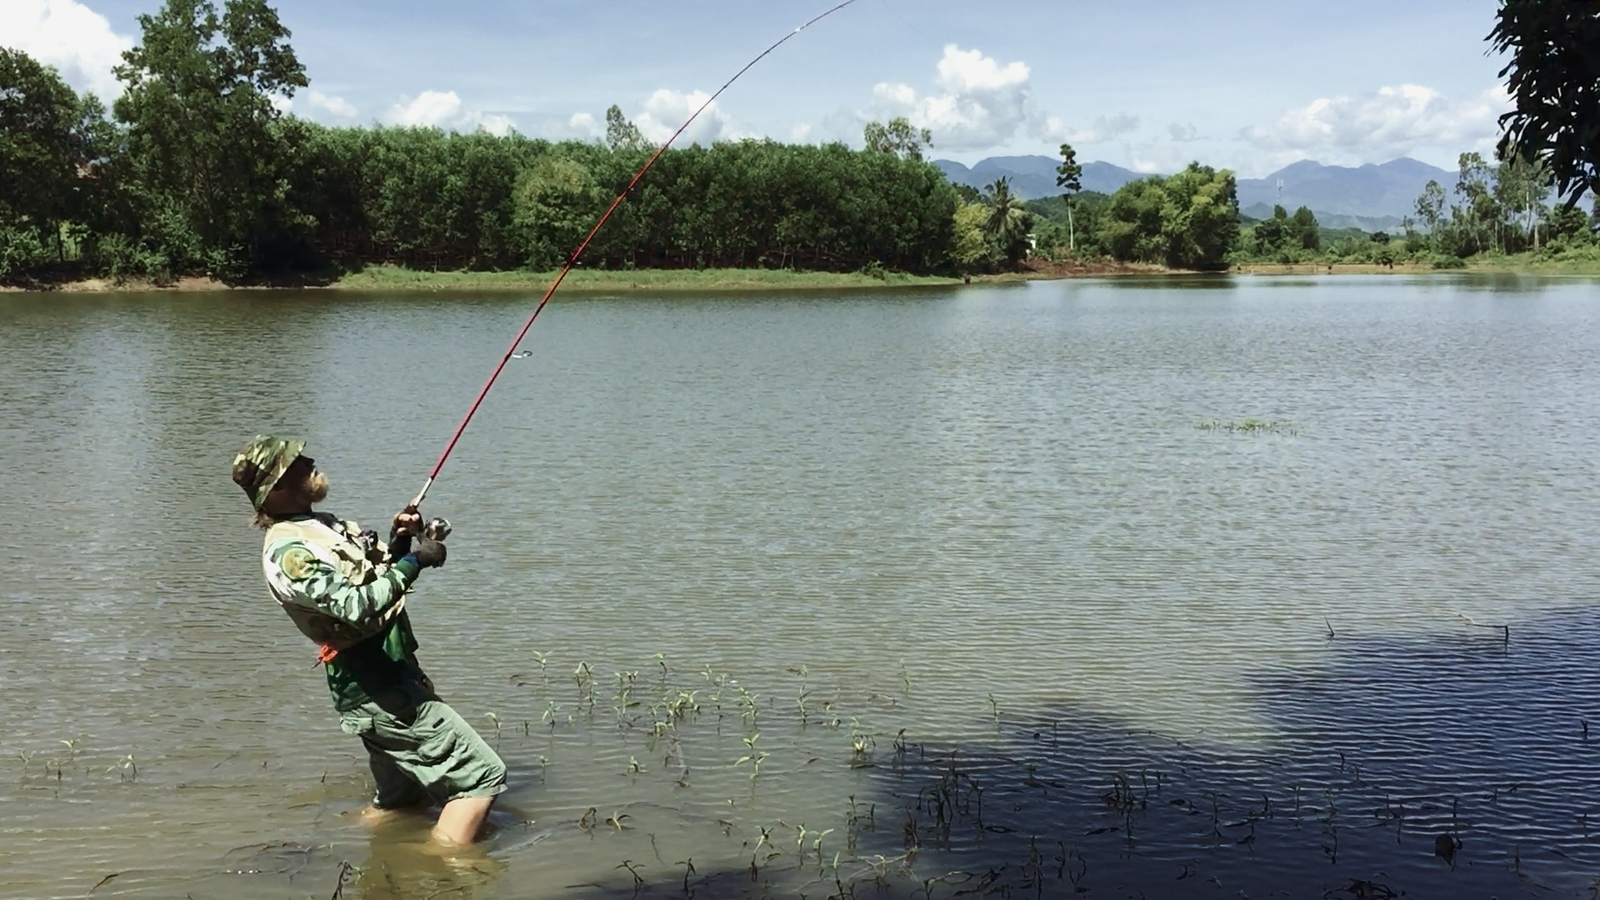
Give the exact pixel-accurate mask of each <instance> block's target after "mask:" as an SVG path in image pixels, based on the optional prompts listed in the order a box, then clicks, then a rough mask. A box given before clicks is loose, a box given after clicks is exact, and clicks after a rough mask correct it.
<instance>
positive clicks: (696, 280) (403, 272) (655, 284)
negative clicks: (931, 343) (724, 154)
mask: <svg viewBox="0 0 1600 900" xmlns="http://www.w3.org/2000/svg"><path fill="white" fill-rule="evenodd" d="M555 277H556V273H555V272H521V271H516V272H425V271H418V270H414V269H405V268H401V267H399V266H368V267H367V268H365V269H362V270H361V271H359V272H352V273H350V274H347V275H343V276H341V277H340V278H339V279H338V280H337V281H335V282H334V283H333V284H332V285H331V286H332V287H334V288H338V289H343V290H355V291H379V290H382V291H394V290H423V291H428V290H432V291H454V290H517V291H530V290H531V291H543V290H545V289H546V288H548V287H549V286H550V283H551V282H553V281H554V280H555ZM958 283H959V279H955V278H935V277H928V276H921V275H906V274H903V273H899V272H881V273H875V274H874V273H865V272H849V273H839V272H796V271H792V270H788V269H638V270H634V271H617V270H598V269H574V270H573V271H572V272H570V273H569V274H568V275H567V277H566V280H565V281H563V282H562V283H561V290H562V291H604V292H615V291H633V290H639V291H758V290H785V289H795V290H802V289H814V288H881V287H922V286H930V285H949V284H958Z"/></svg>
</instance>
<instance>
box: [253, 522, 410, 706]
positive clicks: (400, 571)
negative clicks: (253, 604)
mask: <svg viewBox="0 0 1600 900" xmlns="http://www.w3.org/2000/svg"><path fill="white" fill-rule="evenodd" d="M360 536H361V529H360V527H359V526H357V525H356V523H354V522H347V521H343V520H340V519H337V518H335V517H333V516H331V515H328V514H326V513H313V514H310V515H303V516H296V517H294V518H290V519H285V520H283V521H280V522H276V523H274V524H273V526H272V527H271V528H269V529H268V530H267V535H266V541H265V543H264V545H263V547H262V556H261V562H262V568H263V569H264V570H265V572H266V576H267V586H268V588H269V589H270V590H271V591H272V596H273V598H274V599H276V600H277V601H278V604H279V605H280V606H281V607H283V610H284V612H286V613H288V614H289V618H290V619H291V620H293V622H294V624H295V626H296V627H297V628H299V629H300V632H301V633H302V634H304V635H305V636H306V637H308V638H310V639H311V640H312V641H314V642H316V643H317V645H318V646H319V647H322V648H323V658H324V659H325V660H326V663H327V664H326V669H327V676H328V688H329V690H330V691H332V693H333V699H334V705H335V706H336V707H338V708H339V709H340V710H346V709H350V708H352V707H354V706H357V705H359V704H361V703H365V702H367V701H368V700H370V699H372V697H373V695H374V694H377V693H379V692H382V691H385V690H390V689H395V688H403V687H405V686H406V685H407V684H408V683H411V682H425V680H426V679H425V676H423V675H422V670H421V668H420V667H418V665H417V663H416V657H415V652H416V649H417V641H416V638H415V636H413V635H412V633H411V623H410V620H409V618H408V617H407V616H406V613H405V595H406V592H407V591H408V590H409V589H410V588H411V585H412V583H413V582H414V581H416V578H417V574H418V572H419V571H420V570H419V568H418V567H417V565H416V561H415V560H412V559H402V560H400V561H399V562H396V563H394V564H389V563H388V562H386V561H385V560H386V557H387V554H388V548H387V547H385V546H383V544H382V543H381V542H379V543H378V544H377V545H376V546H375V547H374V548H373V549H371V550H368V549H367V548H366V547H365V546H364V545H363V543H362V541H361V538H360ZM329 657H331V659H330V658H329Z"/></svg>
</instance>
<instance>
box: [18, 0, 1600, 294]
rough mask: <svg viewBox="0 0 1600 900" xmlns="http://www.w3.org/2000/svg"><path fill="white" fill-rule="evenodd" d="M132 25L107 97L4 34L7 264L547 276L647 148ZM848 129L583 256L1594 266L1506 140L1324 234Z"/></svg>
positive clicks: (762, 154)
mask: <svg viewBox="0 0 1600 900" xmlns="http://www.w3.org/2000/svg"><path fill="white" fill-rule="evenodd" d="M1513 6H1515V4H1508V5H1507V9H1511V8H1512V7H1513ZM1523 6H1526V7H1527V9H1526V11H1524V12H1519V13H1518V14H1521V15H1530V16H1546V15H1549V14H1550V10H1549V9H1548V8H1546V7H1538V6H1536V5H1533V6H1528V5H1527V4H1523ZM139 25H140V29H141V40H140V43H139V44H138V45H137V46H135V47H134V48H133V49H132V50H130V51H128V52H126V53H125V54H124V55H123V64H122V65H121V66H119V67H118V68H117V69H116V75H117V77H118V79H119V81H120V82H121V84H122V94H121V95H120V96H118V97H117V98H115V99H114V101H113V102H112V104H111V106H110V108H109V110H108V109H107V107H106V106H105V105H104V104H103V103H102V102H101V100H100V99H98V98H95V97H93V96H89V95H84V96H80V95H78V94H76V93H74V92H73V90H72V89H71V88H70V87H69V86H68V85H67V84H66V83H65V82H63V81H62V79H61V78H60V76H59V75H58V74H57V73H56V72H55V71H54V70H53V69H51V68H49V67H47V66H43V65H41V64H40V63H38V62H37V61H36V60H34V59H32V58H30V57H29V56H27V55H26V54H25V53H22V52H21V51H18V50H14V49H6V48H4V47H0V172H4V173H5V176H6V177H5V178H4V179H0V280H3V281H10V282H21V283H41V282H50V281H61V280H69V279H71V278H76V277H84V276H90V275H97V276H109V277H112V278H124V277H146V278H151V279H154V280H157V281H160V280H164V279H169V278H172V277H175V276H179V275H188V274H198V275H209V276H212V277H216V278H220V279H223V280H229V281H234V280H246V279H252V278H273V277H276V276H280V275H285V274H288V275H295V274H299V275H307V274H314V275H324V276H325V275H328V274H337V273H341V272H351V271H356V270H360V269H361V268H363V267H365V266H369V265H372V264H396V265H400V266H405V267H410V268H415V269H434V270H439V269H450V270H472V271H505V270H515V269H528V270H534V271H547V270H550V269H553V268H556V267H558V266H560V265H561V264H562V263H563V262H564V261H565V260H566V259H567V255H568V254H570V253H571V252H572V251H573V250H574V249H575V248H576V247H577V246H578V244H579V242H580V241H581V240H582V238H583V236H584V235H585V234H587V232H588V230H589V229H590V228H591V227H592V225H593V223H594V222H596V221H597V220H598V219H599V217H600V215H601V214H602V212H603V211H604V210H605V209H606V207H607V206H608V205H609V204H610V203H611V201H612V199H613V198H614V197H616V196H617V195H618V194H619V193H620V192H621V191H622V190H623V189H624V188H625V187H626V186H627V184H628V183H629V180H630V179H631V178H632V176H633V174H634V173H635V172H636V171H637V170H638V169H639V168H640V166H642V165H643V164H644V162H645V161H646V160H647V159H648V158H649V156H650V154H651V153H653V152H654V150H655V148H654V147H653V146H651V145H650V144H649V142H647V141H646V140H645V139H644V138H643V137H642V135H641V134H640V133H639V130H638V129H637V128H635V127H634V126H633V125H632V124H631V123H629V122H628V121H627V119H626V118H625V117H624V116H623V114H622V112H621V110H620V109H618V108H617V107H612V108H611V109H610V110H609V111H608V112H607V134H606V138H605V139H604V140H603V141H598V140H597V141H594V142H590V143H584V142H577V141H568V142H559V143H552V142H549V141H544V140H536V139H530V138H526V137H523V136H521V135H518V134H515V133H511V134H508V135H505V136H496V135H492V134H489V133H486V132H483V131H479V132H477V133H473V134H459V133H453V132H444V131H440V130H437V129H428V128H388V127H370V128H329V127H325V126H322V125H319V124H316V123H313V122H310V121H307V120H304V119H300V118H296V117H294V116H290V115H284V114H282V113H281V112H280V111H279V105H278V104H275V102H274V101H275V100H278V101H281V100H282V99H283V98H288V97H292V96H293V95H294V93H295V91H296V90H299V89H303V88H305V87H307V86H308V81H307V78H306V75H305V70H304V67H303V66H302V65H301V64H300V62H299V60H298V59H297V58H296V56H295V54H294V50H293V49H292V47H291V46H290V44H289V37H290V33H289V30H288V29H287V28H286V27H284V25H283V24H282V23H281V22H280V21H279V19H278V15H277V13H276V11H275V10H274V9H273V8H272V7H271V6H270V5H268V3H267V2H266V0H227V2H225V3H224V4H223V6H222V7H221V8H220V9H219V8H218V7H217V6H216V5H214V4H213V3H212V2H211V0H167V2H166V4H165V5H164V6H163V7H162V8H161V9H160V10H159V11H158V12H156V13H154V14H149V15H143V16H140V17H139ZM1550 27H1551V28H1554V29H1556V30H1557V31H1559V30H1560V29H1561V28H1562V27H1564V26H1561V25H1560V23H1559V22H1556V23H1555V24H1552V25H1551V26H1550ZM1580 50H1581V48H1580ZM1575 52H1576V51H1575ZM1581 52H1589V51H1581ZM1546 56H1547V55H1546ZM1530 58H1532V59H1535V60H1539V59H1544V58H1545V57H1542V56H1535V57H1530ZM1585 71H1587V70H1585ZM1541 133H1542V132H1541ZM863 138H864V143H865V145H866V146H865V149H863V150H852V149H850V148H849V147H847V146H845V145H843V144H828V145H822V146H815V145H788V144H780V143H775V142H772V141H755V140H747V141H738V142H727V143H718V144H716V145H714V146H711V147H701V146H691V147H686V148H677V149H672V150H669V151H667V152H666V153H664V154H663V155H662V157H661V158H660V160H659V161H658V162H657V164H656V165H655V167H654V168H653V169H652V170H651V171H650V173H649V174H648V176H647V177H646V178H645V179H644V180H643V181H642V182H641V183H640V184H639V185H638V186H637V187H636V188H635V189H634V190H633V192H632V193H631V195H630V196H629V197H628V199H627V200H626V202H624V203H623V204H622V205H621V207H620V208H619V209H618V211H617V213H616V214H615V215H614V216H613V218H612V219H611V221H610V222H609V223H608V224H607V225H606V227H605V228H604V229H602V230H601V232H600V233H599V235H598V236H597V238H596V240H595V242H594V243H593V244H592V245H591V246H590V247H589V249H588V250H587V251H586V252H585V254H584V256H583V262H584V264H585V265H588V266H592V267H595V268H604V269H640V268H657V269H660V268H670V269H698V268H766V269H787V270H805V271H828V272H855V271H867V272H883V271H891V270H894V271H906V272H916V273H946V274H962V273H979V272H990V271H997V270H1004V269H1006V268H1009V267H1015V266H1017V265H1019V264H1021V263H1023V261H1024V260H1025V259H1028V258H1034V259H1045V260H1055V261H1064V260H1073V259H1077V260H1082V259H1112V260H1118V261H1126V262H1142V263H1153V264H1159V265H1166V266H1171V267H1175V268H1186V269H1193V268H1198V269H1207V268H1221V267H1225V266H1227V265H1229V264H1230V263H1232V264H1238V263H1247V262H1252V261H1272V262H1303V261H1319V262H1320V261H1328V262H1334V261H1355V262H1371V263H1376V264H1385V263H1387V264H1393V263H1395V262H1431V263H1433V264H1435V265H1439V266H1452V265H1460V264H1461V263H1460V262H1459V261H1460V260H1462V259H1465V258H1469V257H1473V256H1481V255H1495V254H1512V253H1519V252H1528V251H1534V250H1537V252H1538V253H1540V254H1543V255H1545V256H1551V255H1560V254H1568V255H1569V256H1570V255H1573V254H1577V255H1580V256H1581V255H1582V254H1586V253H1587V254H1590V255H1591V256H1595V257H1600V250H1597V249H1596V239H1595V236H1594V232H1595V224H1596V223H1595V221H1593V220H1592V219H1591V218H1590V217H1588V216H1585V215H1584V214H1583V213H1581V212H1579V211H1577V210H1575V209H1574V208H1573V207H1572V206H1571V205H1570V204H1565V205H1557V206H1555V207H1554V208H1552V207H1550V206H1549V205H1547V204H1548V200H1549V197H1550V195H1551V185H1552V183H1553V182H1554V183H1556V184H1557V185H1558V186H1559V185H1567V186H1568V187H1569V188H1570V187H1571V186H1572V185H1573V184H1574V183H1584V184H1586V183H1587V182H1573V181H1572V177H1571V176H1570V172H1566V170H1564V169H1563V170H1561V172H1558V173H1557V174H1556V175H1554V176H1553V175H1552V174H1551V173H1550V172H1549V171H1547V170H1546V169H1545V168H1544V167H1543V164H1542V163H1540V162H1539V161H1537V159H1536V158H1535V157H1536V156H1537V154H1529V153H1524V152H1521V150H1520V148H1518V147H1516V146H1511V147H1509V148H1508V147H1506V146H1505V145H1503V146H1502V153H1501V156H1502V157H1503V158H1504V159H1505V160H1506V161H1504V162H1499V163H1496V164H1494V165H1490V164H1489V163H1487V162H1485V161H1484V160H1483V159H1482V158H1481V157H1480V156H1478V155H1477V154H1467V155H1463V156H1462V158H1461V176H1460V180H1459V182H1458V183H1457V184H1456V185H1455V186H1454V190H1453V191H1451V192H1447V191H1446V190H1445V188H1443V187H1441V186H1439V185H1436V184H1434V185H1430V186H1429V189H1428V191H1427V192H1425V193H1424V195H1423V196H1422V197H1419V198H1418V202H1417V217H1416V219H1414V220H1408V222H1407V225H1406V227H1405V229H1404V232H1405V233H1404V234H1398V235H1392V236H1391V235H1388V234H1375V235H1366V234H1364V233H1360V232H1350V231H1347V232H1342V233H1331V232H1327V231H1325V230H1323V229H1321V228H1320V227H1319V224H1318V223H1317V221H1316V219H1315V216H1314V214H1313V213H1312V212H1311V211H1310V210H1306V209H1300V210H1296V211H1295V212H1294V213H1289V212H1287V211H1285V210H1281V209H1280V210H1277V211H1276V213H1275V214H1274V215H1273V216H1272V217H1270V218H1268V219H1265V220H1263V221H1259V222H1254V221H1248V220H1244V219H1242V218H1241V216H1240V214H1239V209H1238V201H1237V197H1236V193H1235V182H1234V177H1233V174H1232V173H1231V172H1228V171H1226V170H1221V171H1219V170H1215V169H1212V168H1210V167H1207V166H1202V165H1200V164H1199V163H1193V164H1191V165H1190V166H1188V167H1187V168H1186V169H1185V170H1184V171H1182V172H1179V173H1177V174H1175V175H1172V176H1166V177H1162V176H1152V177H1149V178H1145V179H1141V180H1137V181H1134V182H1130V183H1129V184H1127V185H1124V186H1123V187H1122V188H1120V189H1119V190H1117V191H1116V192H1115V193H1113V194H1111V195H1105V194H1097V193H1094V192H1090V191H1082V190H1080V186H1079V183H1078V182H1079V175H1080V174H1081V171H1082V169H1081V167H1080V166H1079V165H1078V164H1077V162H1076V156H1075V153H1074V152H1073V150H1072V148H1071V147H1070V146H1067V145H1062V147H1061V154H1062V163H1061V165H1060V167H1058V170H1057V171H1058V173H1059V177H1058V178H1057V184H1058V185H1060V187H1061V191H1062V193H1061V195H1060V196H1058V197H1052V198H1045V199H1035V200H1030V201H1023V200H1022V199H1021V198H1019V197H1017V196H1016V195H1015V194H1014V193H1012V191H1011V189H1010V185H1009V184H1008V182H1007V181H1006V180H1005V179H1003V178H1002V179H1000V180H998V181H996V182H994V183H993V184H991V185H988V186H987V187H986V188H985V189H984V190H982V191H979V190H976V189H973V188H971V187H967V186H965V185H952V184H951V183H950V182H949V181H948V180H947V179H946V178H945V177H944V176H943V175H942V174H941V173H940V171H939V170H938V169H937V168H936V167H934V166H933V165H932V164H930V163H929V162H927V161H926V160H925V158H924V156H925V153H924V151H925V150H926V148H928V147H929V146H931V144H932V141H933V140H934V139H935V138H936V136H935V135H931V134H929V133H928V132H927V131H926V130H921V129H916V128H913V127H912V126H911V125H910V124H909V123H908V122H906V121H905V120H904V119H896V120H894V121H891V122H888V123H876V122H874V123H871V124H869V125H868V126H867V128H866V130H865V133H864V134H863ZM1547 155H1548V154H1547ZM1569 155H1570V154H1569ZM1558 162H1560V161H1559V160H1558ZM1563 164H1564V165H1568V168H1570V164H1566V163H1563ZM1558 168H1559V166H1558ZM1585 171H1587V170H1585ZM1563 172H1566V174H1562V173H1563ZM1563 178H1566V180H1565V181H1563V180H1562V179H1563ZM1452 198H1454V199H1455V200H1457V201H1459V202H1456V203H1452V202H1451V200H1452Z"/></svg>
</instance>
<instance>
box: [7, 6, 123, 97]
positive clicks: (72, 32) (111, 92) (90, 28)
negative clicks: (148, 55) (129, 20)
mask: <svg viewBox="0 0 1600 900" xmlns="http://www.w3.org/2000/svg"><path fill="white" fill-rule="evenodd" d="M133 44H134V41H133V38H131V37H127V36H124V35H120V34H117V33H116V32H114V31H112V30H111V23H110V22H109V21H107V20H106V17H105V16H102V15H100V14H99V13H97V12H95V11H94V10H92V9H90V8H89V7H87V6H84V5H83V4H82V3H78V2H76V0H0V45H4V46H7V47H12V48H14V49H17V50H21V51H22V52H24V53H26V54H28V55H29V56H31V57H33V58H34V59H36V60H38V61H39V62H41V63H44V64H45V65H49V66H55V68H56V70H57V71H59V72H60V73H61V77H62V79H64V80H65V81H66V82H67V84H70V85H72V87H73V89H74V90H78V91H93V92H94V93H95V94H96V95H98V96H99V97H100V99H101V100H103V101H105V102H106V104H107V105H109V104H110V103H111V101H112V100H115V99H116V98H117V97H118V96H120V95H121V94H122V84H121V83H120V82H118V81H117V79H116V76H114V75H112V74H111V69H112V67H113V66H118V65H121V64H122V51H124V50H129V49H132V47H133Z"/></svg>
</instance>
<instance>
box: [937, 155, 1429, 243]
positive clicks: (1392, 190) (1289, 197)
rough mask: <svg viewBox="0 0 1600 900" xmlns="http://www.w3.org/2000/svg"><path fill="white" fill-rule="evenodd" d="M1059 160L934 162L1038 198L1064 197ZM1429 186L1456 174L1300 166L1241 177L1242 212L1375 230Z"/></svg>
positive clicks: (1107, 189)
mask: <svg viewBox="0 0 1600 900" xmlns="http://www.w3.org/2000/svg"><path fill="white" fill-rule="evenodd" d="M1059 162H1060V160H1057V159H1054V158H1052V157H1048V156H995V157H990V158H989V159H985V160H983V161H982V162H979V163H977V164H976V165H974V166H972V167H970V168H969V167H967V166H964V165H962V164H961V163H958V162H951V161H950V160H946V159H937V160H934V161H933V164H934V165H935V166H938V167H939V169H940V171H942V172H944V174H945V177H946V178H949V179H950V180H951V181H952V182H954V183H956V184H969V185H972V186H973V187H975V188H979V189H980V190H981V189H982V188H983V187H984V186H985V185H989V184H992V183H994V181H995V179H997V178H1000V177H1001V176H1005V177H1007V178H1009V179H1010V181H1011V189H1012V190H1013V191H1014V192H1016V193H1017V194H1018V195H1019V196H1021V197H1023V198H1025V199H1034V198H1038V197H1054V196H1057V195H1059V194H1060V193H1061V191H1060V189H1058V188H1057V187H1056V165H1057V164H1058V163H1059ZM1143 177H1145V176H1144V175H1142V174H1140V173H1138V172H1134V171H1131V170H1128V169H1124V168H1122V167H1121V166H1114V165H1111V164H1110V163H1103V162H1091V163H1084V165H1083V176H1082V181H1083V188H1084V190H1087V191H1100V192H1101V193H1105V194H1109V193H1111V192H1113V191H1115V190H1116V189H1117V188H1119V187H1122V186H1123V185H1124V184H1127V183H1128V182H1130V181H1133V180H1134V179H1137V178H1143ZM1430 180H1433V181H1437V182H1439V183H1440V184H1442V185H1445V186H1446V187H1447V188H1448V187H1449V186H1451V185H1453V184H1454V183H1455V175H1454V174H1453V173H1451V172H1446V171H1445V170H1443V169H1440V168H1436V167H1434V166H1430V165H1428V164H1427V163H1424V162H1418V161H1417V160H1414V159H1404V158H1402V159H1396V160H1392V161H1390V162H1386V163H1383V164H1382V165H1373V164H1370V163H1369V164H1367V165H1364V166H1360V167H1359V168H1349V167H1346V166H1325V165H1323V164H1321V163H1318V162H1313V161H1311V160H1301V161H1300V162H1297V163H1293V164H1291V165H1288V166H1285V167H1283V168H1282V169H1279V170H1278V171H1276V172H1273V173H1272V174H1271V175H1268V176H1267V177H1265V178H1241V179H1239V208H1240V211H1241V212H1243V213H1244V214H1245V215H1247V216H1252V217H1254V218H1258V219H1259V218H1263V217H1265V216H1270V215H1271V214H1272V206H1273V204H1275V203H1281V204H1283V206H1284V208H1285V209H1287V210H1289V211H1290V212H1293V211H1294V210H1295V209H1296V208H1297V207H1301V206H1307V207H1310V208H1311V211H1312V212H1313V213H1315V214H1316V216H1317V221H1318V222H1319V223H1321V224H1322V225H1323V227H1326V228H1361V229H1363V230H1366V231H1377V230H1379V229H1387V228H1395V227H1397V226H1399V224H1400V219H1401V217H1403V216H1408V215H1412V214H1413V212H1412V211H1413V210H1414V209H1415V204H1416V200H1417V195H1418V194H1421V193H1422V188H1423V187H1424V186H1425V185H1426V184H1427V183H1428V182H1429V181H1430ZM1280 181H1281V182H1282V187H1281V189H1280V187H1279V182H1280Z"/></svg>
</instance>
